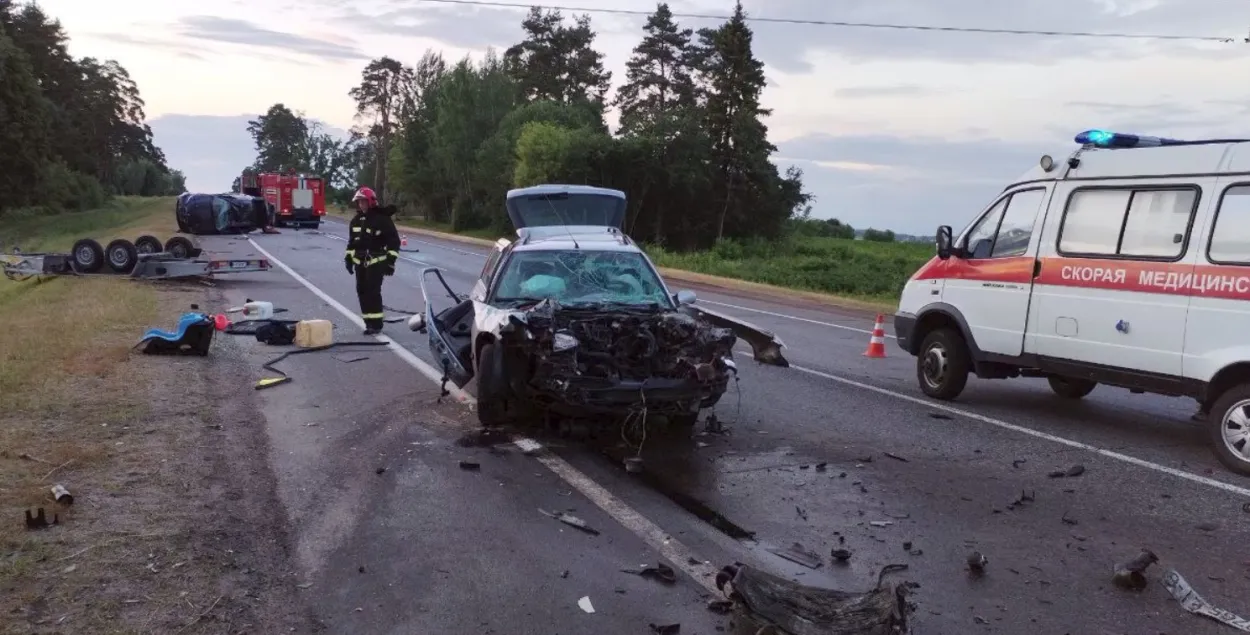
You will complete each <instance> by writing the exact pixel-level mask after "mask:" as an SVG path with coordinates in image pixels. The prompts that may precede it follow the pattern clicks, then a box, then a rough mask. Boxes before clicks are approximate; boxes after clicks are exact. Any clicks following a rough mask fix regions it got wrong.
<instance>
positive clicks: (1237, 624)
mask: <svg viewBox="0 0 1250 635" xmlns="http://www.w3.org/2000/svg"><path fill="white" fill-rule="evenodd" d="M1163 587H1164V588H1165V589H1167V590H1168V593H1171V594H1172V597H1174V598H1176V601H1177V602H1179V603H1180V605H1181V608H1183V609H1185V610H1186V611H1189V612H1190V613H1193V614H1195V615H1201V616H1203V617H1208V618H1211V619H1213V620H1215V621H1217V622H1220V623H1223V624H1225V625H1228V626H1231V627H1233V628H1235V629H1237V630H1240V631H1243V632H1246V633H1250V620H1247V619H1245V618H1243V617H1238V616H1237V615H1235V614H1233V613H1231V612H1229V611H1226V610H1224V609H1221V608H1216V607H1214V606H1211V604H1210V603H1209V602H1207V601H1206V600H1204V599H1202V596H1201V595H1198V592H1197V591H1194V589H1193V587H1191V586H1189V583H1188V582H1186V581H1185V578H1182V577H1181V574H1179V573H1177V572H1176V571H1175V570H1174V569H1169V570H1168V572H1167V573H1165V574H1164V575H1163Z"/></svg>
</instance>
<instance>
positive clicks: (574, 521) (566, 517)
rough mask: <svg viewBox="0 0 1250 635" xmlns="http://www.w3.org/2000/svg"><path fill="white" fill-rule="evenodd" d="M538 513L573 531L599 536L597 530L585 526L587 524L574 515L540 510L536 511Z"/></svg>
mask: <svg viewBox="0 0 1250 635" xmlns="http://www.w3.org/2000/svg"><path fill="white" fill-rule="evenodd" d="M538 511H539V512H540V513H542V514H543V515H544V516H547V517H550V518H554V519H556V520H558V521H560V522H562V523H564V524H566V525H568V526H570V527H573V528H575V529H580V530H582V531H584V532H586V533H588V534H590V535H592V536H598V535H599V530H598V529H595V528H594V527H591V526H590V525H587V524H586V521H584V520H582V519H580V518H578V517H577V516H574V515H572V514H566V513H564V512H555V513H552V512H549V511H543V510H541V509H540V510H538Z"/></svg>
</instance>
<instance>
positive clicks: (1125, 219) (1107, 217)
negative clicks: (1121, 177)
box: [1059, 186, 1201, 261]
mask: <svg viewBox="0 0 1250 635" xmlns="http://www.w3.org/2000/svg"><path fill="white" fill-rule="evenodd" d="M1200 194H1201V190H1199V189H1198V188H1197V187H1194V186H1174V187H1142V188H1131V187H1129V188H1123V189H1121V188H1087V189H1078V190H1076V191H1074V192H1073V193H1072V196H1071V197H1070V198H1069V199H1068V206H1067V209H1066V210H1064V215H1063V224H1062V226H1061V227H1060V230H1059V253H1061V254H1064V255H1075V256H1094V257H1111V258H1138V259H1152V260H1164V261H1171V260H1179V259H1180V258H1181V256H1183V255H1184V253H1185V247H1186V245H1187V244H1188V241H1189V229H1190V225H1191V224H1192V222H1193V216H1194V211H1195V210H1196V209H1197V207H1198V198H1199V196H1200Z"/></svg>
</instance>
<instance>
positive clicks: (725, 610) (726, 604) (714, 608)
mask: <svg viewBox="0 0 1250 635" xmlns="http://www.w3.org/2000/svg"><path fill="white" fill-rule="evenodd" d="M707 610H709V611H711V612H713V613H719V614H721V615H728V614H729V613H730V612H731V611H733V610H734V603H733V602H732V601H731V600H708V603H707Z"/></svg>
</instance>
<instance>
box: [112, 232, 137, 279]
mask: <svg viewBox="0 0 1250 635" xmlns="http://www.w3.org/2000/svg"><path fill="white" fill-rule="evenodd" d="M104 259H105V260H107V261H108V263H109V269H112V270H113V271H116V272H117V273H130V272H131V271H134V269H135V264H137V263H138V262H139V251H138V249H136V248H135V245H134V243H132V242H130V241H129V240H126V239H125V238H118V239H117V240H114V241H113V242H111V243H109V245H108V247H105V248H104Z"/></svg>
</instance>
